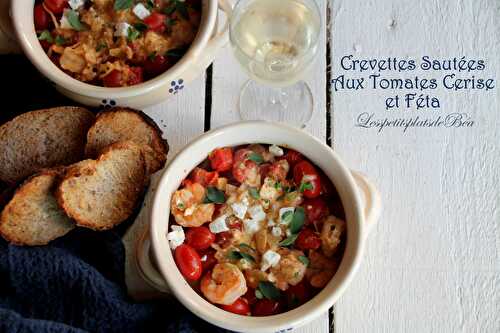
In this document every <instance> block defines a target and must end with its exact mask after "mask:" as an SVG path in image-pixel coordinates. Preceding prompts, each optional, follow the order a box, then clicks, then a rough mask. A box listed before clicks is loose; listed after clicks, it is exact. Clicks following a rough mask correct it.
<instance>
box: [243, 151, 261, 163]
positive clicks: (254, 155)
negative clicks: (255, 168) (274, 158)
mask: <svg viewBox="0 0 500 333" xmlns="http://www.w3.org/2000/svg"><path fill="white" fill-rule="evenodd" d="M247 159H249V160H250V161H254V162H255V163H257V164H261V163H262V162H264V159H263V158H262V156H260V154H257V153H254V152H252V153H251V154H250V155H248V157H247Z"/></svg>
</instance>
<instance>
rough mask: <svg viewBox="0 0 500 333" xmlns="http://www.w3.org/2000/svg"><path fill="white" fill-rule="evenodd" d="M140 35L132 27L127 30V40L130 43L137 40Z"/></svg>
mask: <svg viewBox="0 0 500 333" xmlns="http://www.w3.org/2000/svg"><path fill="white" fill-rule="evenodd" d="M140 35H141V33H140V32H139V31H138V30H137V29H135V28H134V27H129V28H128V30H127V39H128V40H129V41H130V42H131V41H134V40H136V39H137V38H139V36H140Z"/></svg>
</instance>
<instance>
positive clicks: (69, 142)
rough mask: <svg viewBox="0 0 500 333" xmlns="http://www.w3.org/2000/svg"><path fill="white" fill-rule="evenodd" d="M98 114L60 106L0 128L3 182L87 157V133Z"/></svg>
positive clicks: (1, 174) (0, 178) (18, 119)
mask: <svg viewBox="0 0 500 333" xmlns="http://www.w3.org/2000/svg"><path fill="white" fill-rule="evenodd" d="M93 121H94V115H93V113H92V112H90V111H89V110H87V109H84V108H80V107H69V106H66V107H58V108H52V109H45V110H38V111H32V112H27V113H24V114H22V115H20V116H17V117H16V118H14V119H13V120H11V121H9V122H7V123H5V124H4V125H2V126H1V127H0V165H1V168H0V180H2V181H4V182H6V183H10V184H12V183H15V182H19V181H22V180H23V179H25V178H26V177H28V176H31V175H32V174H34V173H36V172H38V171H40V170H41V169H44V168H49V167H53V166H59V165H68V164H71V163H74V162H76V161H79V160H81V159H82V158H83V156H84V148H85V140H86V134H87V131H88V129H89V128H90V126H91V125H92V123H93Z"/></svg>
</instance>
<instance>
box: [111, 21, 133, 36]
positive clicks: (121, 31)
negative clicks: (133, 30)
mask: <svg viewBox="0 0 500 333" xmlns="http://www.w3.org/2000/svg"><path fill="white" fill-rule="evenodd" d="M130 27H131V25H130V24H128V23H127V22H120V23H118V24H117V25H116V26H115V36H117V37H127V36H128V29H130Z"/></svg>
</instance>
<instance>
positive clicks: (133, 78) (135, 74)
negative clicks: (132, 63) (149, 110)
mask: <svg viewBox="0 0 500 333" xmlns="http://www.w3.org/2000/svg"><path fill="white" fill-rule="evenodd" d="M143 81H144V77H143V70H142V67H130V73H129V77H128V85H129V86H133V85H136V84H139V83H142V82H143Z"/></svg>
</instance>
